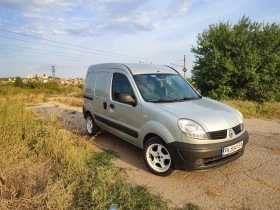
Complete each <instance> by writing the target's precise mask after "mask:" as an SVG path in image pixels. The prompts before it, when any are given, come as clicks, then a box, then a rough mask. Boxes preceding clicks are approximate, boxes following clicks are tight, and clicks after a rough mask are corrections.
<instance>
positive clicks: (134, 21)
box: [97, 13, 154, 33]
mask: <svg viewBox="0 0 280 210" xmlns="http://www.w3.org/2000/svg"><path fill="white" fill-rule="evenodd" d="M97 28H101V29H106V30H117V31H119V32H123V33H127V32H129V33H135V32H137V31H139V30H141V31H151V30H153V29H154V26H153V24H152V22H151V20H150V19H149V18H148V16H147V14H145V13H143V14H138V15H132V16H130V17H128V16H124V17H119V18H114V19H111V20H110V21H109V23H107V24H104V25H100V26H97Z"/></svg>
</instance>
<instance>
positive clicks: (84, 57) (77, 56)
mask: <svg viewBox="0 0 280 210" xmlns="http://www.w3.org/2000/svg"><path fill="white" fill-rule="evenodd" d="M0 45H4V46H8V47H16V48H23V49H29V50H37V51H43V52H50V53H52V54H50V53H42V52H41V54H46V55H53V53H55V54H66V55H71V56H75V57H76V58H79V59H86V58H88V59H91V60H93V59H96V58H100V59H107V60H108V59H112V58H104V57H96V56H94V57H88V56H83V57H80V56H79V55H76V54H71V53H64V52H55V51H50V50H41V49H35V48H29V47H21V46H15V45H8V44H2V43H0ZM0 49H5V50H13V51H23V52H26V51H24V50H20V49H7V48H0ZM28 52H30V51H28ZM59 56H61V55H59ZM63 57H65V56H63ZM114 59H115V60H120V59H121V60H123V59H122V58H114ZM129 60H133V59H132V58H130V59H129ZM134 62H135V61H134Z"/></svg>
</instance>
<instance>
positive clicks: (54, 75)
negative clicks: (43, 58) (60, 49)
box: [52, 66, 55, 78]
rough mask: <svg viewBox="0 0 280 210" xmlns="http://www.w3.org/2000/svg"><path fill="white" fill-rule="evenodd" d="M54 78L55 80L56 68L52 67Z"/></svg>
mask: <svg viewBox="0 0 280 210" xmlns="http://www.w3.org/2000/svg"><path fill="white" fill-rule="evenodd" d="M52 77H53V78H55V66H52Z"/></svg>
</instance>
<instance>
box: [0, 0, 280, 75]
mask: <svg viewBox="0 0 280 210" xmlns="http://www.w3.org/2000/svg"><path fill="white" fill-rule="evenodd" d="M244 15H245V16H247V17H249V18H250V19H251V20H252V21H258V22H265V23H273V22H276V23H278V24H279V23H280V0H265V1H264V0H234V1H233V0H68V1H67V0H0V78H2V77H15V76H20V77H22V78H26V77H27V75H28V74H37V75H38V76H40V75H42V74H46V75H47V76H51V75H52V72H51V69H52V66H55V70H56V73H55V76H56V77H65V78H84V77H85V75H86V71H87V68H88V67H89V66H90V65H93V64H97V63H108V62H119V63H139V62H142V63H153V64H164V65H170V66H173V67H174V68H175V69H177V70H178V71H179V72H181V73H183V71H182V67H183V57H184V55H186V64H187V77H190V76H191V73H190V71H191V69H192V67H193V65H194V63H193V62H194V61H195V59H194V55H193V54H192V53H191V51H190V50H191V48H192V47H193V46H194V47H195V46H196V41H197V35H198V34H199V33H202V32H203V30H206V29H208V28H209V25H211V24H217V23H219V21H223V22H226V21H229V22H230V23H231V24H235V23H237V22H238V21H239V20H240V19H241V18H242V16H244ZM174 64H176V65H174Z"/></svg>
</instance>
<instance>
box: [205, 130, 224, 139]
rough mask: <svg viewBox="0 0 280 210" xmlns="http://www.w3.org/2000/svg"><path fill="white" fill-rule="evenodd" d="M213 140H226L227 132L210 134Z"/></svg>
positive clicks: (221, 131)
mask: <svg viewBox="0 0 280 210" xmlns="http://www.w3.org/2000/svg"><path fill="white" fill-rule="evenodd" d="M208 134H209V136H210V138H211V139H225V138H226V137H227V130H220V131H213V132H209V133H208Z"/></svg>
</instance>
